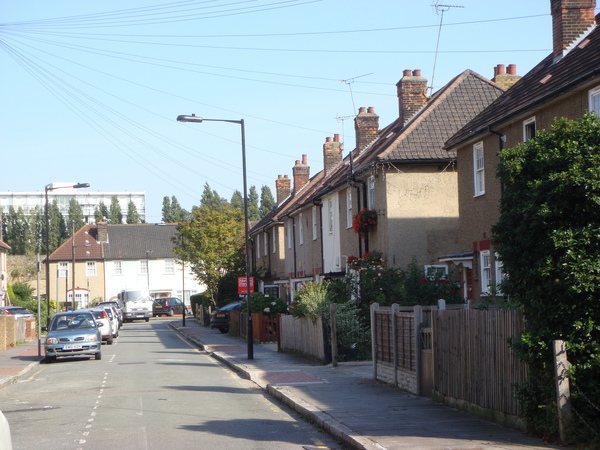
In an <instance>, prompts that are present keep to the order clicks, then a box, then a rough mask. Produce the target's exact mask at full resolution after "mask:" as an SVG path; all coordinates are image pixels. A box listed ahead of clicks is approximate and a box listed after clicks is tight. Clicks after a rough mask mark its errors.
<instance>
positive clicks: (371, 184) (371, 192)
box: [367, 177, 375, 209]
mask: <svg viewBox="0 0 600 450" xmlns="http://www.w3.org/2000/svg"><path fill="white" fill-rule="evenodd" d="M367 208H369V209H375V177H369V178H368V179H367Z"/></svg>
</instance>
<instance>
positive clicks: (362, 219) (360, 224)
mask: <svg viewBox="0 0 600 450" xmlns="http://www.w3.org/2000/svg"><path fill="white" fill-rule="evenodd" d="M376 225H377V211H375V210H374V209H367V208H363V209H361V210H360V211H359V212H358V214H356V215H355V216H354V217H353V218H352V229H353V230H354V232H355V233H358V234H359V235H360V236H361V237H366V236H367V234H368V233H369V231H371V230H372V229H374V228H375V226H376Z"/></svg>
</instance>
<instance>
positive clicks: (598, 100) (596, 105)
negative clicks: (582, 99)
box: [589, 86, 600, 117]
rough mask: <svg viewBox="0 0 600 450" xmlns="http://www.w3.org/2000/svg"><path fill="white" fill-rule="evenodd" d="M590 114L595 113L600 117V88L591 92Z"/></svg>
mask: <svg viewBox="0 0 600 450" xmlns="http://www.w3.org/2000/svg"><path fill="white" fill-rule="evenodd" d="M589 103H590V105H589V107H590V112H595V113H596V115H597V116H598V117H600V86H599V87H597V88H595V89H592V90H591V91H590V99H589Z"/></svg>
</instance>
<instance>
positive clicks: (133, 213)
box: [127, 200, 141, 223]
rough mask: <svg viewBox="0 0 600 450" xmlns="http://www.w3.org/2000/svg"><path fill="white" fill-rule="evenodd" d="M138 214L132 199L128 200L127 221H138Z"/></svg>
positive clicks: (139, 220)
mask: <svg viewBox="0 0 600 450" xmlns="http://www.w3.org/2000/svg"><path fill="white" fill-rule="evenodd" d="M140 222H141V219H140V215H139V214H138V210H137V208H136V206H135V203H133V200H129V203H128V204H127V223H140Z"/></svg>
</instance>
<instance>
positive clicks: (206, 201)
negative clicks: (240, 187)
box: [200, 183, 227, 210]
mask: <svg viewBox="0 0 600 450" xmlns="http://www.w3.org/2000/svg"><path fill="white" fill-rule="evenodd" d="M226 204H227V200H225V199H224V198H223V197H221V196H220V195H219V194H218V193H217V191H215V190H212V189H211V188H210V186H209V185H208V183H205V184H204V191H203V192H202V198H201V199H200V206H207V207H209V208H212V209H217V210H218V209H221V208H222V207H223V206H224V205H226Z"/></svg>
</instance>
